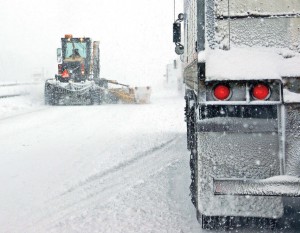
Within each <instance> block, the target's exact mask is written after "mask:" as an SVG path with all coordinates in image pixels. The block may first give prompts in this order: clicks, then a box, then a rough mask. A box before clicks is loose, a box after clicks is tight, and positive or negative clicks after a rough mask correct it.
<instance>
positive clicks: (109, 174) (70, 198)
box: [34, 134, 183, 226]
mask: <svg viewBox="0 0 300 233" xmlns="http://www.w3.org/2000/svg"><path fill="white" fill-rule="evenodd" d="M182 138H183V135H181V134H177V135H176V136H174V137H173V138H172V139H170V140H168V141H166V142H164V143H162V144H159V145H157V146H155V147H152V148H150V149H148V150H146V151H145V152H142V153H138V154H137V156H136V157H134V158H133V159H130V160H127V161H125V162H122V163H120V164H119V165H117V166H115V167H113V168H111V169H108V170H106V171H103V172H99V173H98V174H95V175H93V176H91V177H89V178H87V179H85V180H84V181H82V182H80V183H79V184H78V185H76V186H74V187H71V188H70V189H68V190H67V191H66V192H64V193H62V194H61V195H59V196H58V197H57V198H56V199H52V200H49V201H48V202H47V203H45V205H46V206H45V207H46V208H44V209H43V210H42V212H44V213H45V209H47V206H49V207H50V206H51V208H49V209H51V210H52V211H51V212H50V211H49V212H48V213H47V211H46V215H45V214H44V217H43V218H42V219H40V220H38V221H37V222H35V223H34V226H37V225H39V224H42V225H43V223H46V225H48V226H53V225H55V224H57V223H58V222H59V221H60V220H61V219H65V218H67V217H69V216H73V215H74V214H78V213H81V212H82V210H83V209H89V208H92V207H93V206H95V204H99V203H100V205H105V204H106V203H107V202H108V201H110V200H112V198H114V197H115V196H116V195H117V194H119V193H121V192H124V191H126V190H128V189H130V188H132V187H134V186H135V185H137V184H140V183H141V182H142V183H143V182H145V181H144V180H147V178H149V177H150V176H151V175H153V174H156V173H157V172H159V171H161V170H162V169H164V168H165V167H168V166H170V164H173V163H176V162H178V160H177V159H176V158H174V157H175V156H174V155H173V153H170V152H169V151H170V147H172V146H173V147H175V145H176V144H177V142H178V141H179V140H183V139H182ZM179 153H180V152H179ZM53 207H54V208H53ZM40 216H41V215H40Z"/></svg>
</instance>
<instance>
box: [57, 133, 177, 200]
mask: <svg viewBox="0 0 300 233" xmlns="http://www.w3.org/2000/svg"><path fill="white" fill-rule="evenodd" d="M176 139H177V137H174V138H172V139H170V140H168V141H166V142H164V143H162V144H160V145H157V146H155V147H153V148H150V149H149V150H147V151H144V152H140V153H138V155H137V156H135V157H134V158H132V159H130V160H126V161H124V162H121V163H120V164H118V165H116V166H114V167H112V168H110V169H107V170H105V171H103V172H99V173H97V174H95V175H92V176H91V177H88V178H87V179H85V180H84V181H82V182H79V184H78V185H76V186H73V187H71V188H69V189H68V190H67V191H66V192H64V193H62V194H61V195H60V196H64V195H67V194H69V193H71V192H73V191H75V190H76V189H78V188H80V187H82V186H84V185H87V184H89V183H91V182H95V181H97V180H99V179H101V178H103V177H105V176H107V175H110V174H112V173H115V172H118V171H119V170H120V169H124V168H125V167H127V166H130V165H132V164H134V163H136V162H138V161H139V160H141V159H143V158H145V157H147V156H149V155H151V154H152V153H155V152H156V151H158V150H161V149H163V148H164V147H166V146H168V145H169V144H171V143H172V142H174V141H175V140H176Z"/></svg>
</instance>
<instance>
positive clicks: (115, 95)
mask: <svg viewBox="0 0 300 233" xmlns="http://www.w3.org/2000/svg"><path fill="white" fill-rule="evenodd" d="M108 91H109V93H110V95H111V97H110V98H111V99H115V100H116V101H115V102H121V103H125V104H148V103H150V95H151V87H135V88H129V87H125V88H109V89H108Z"/></svg>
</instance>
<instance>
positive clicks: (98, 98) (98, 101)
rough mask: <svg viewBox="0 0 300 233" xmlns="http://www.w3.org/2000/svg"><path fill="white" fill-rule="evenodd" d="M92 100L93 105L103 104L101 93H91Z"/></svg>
mask: <svg viewBox="0 0 300 233" xmlns="http://www.w3.org/2000/svg"><path fill="white" fill-rule="evenodd" d="M90 99H91V104H92V105H93V104H97V105H99V104H101V96H100V93H99V91H95V90H93V91H90Z"/></svg>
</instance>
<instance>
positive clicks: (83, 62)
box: [57, 34, 99, 82]
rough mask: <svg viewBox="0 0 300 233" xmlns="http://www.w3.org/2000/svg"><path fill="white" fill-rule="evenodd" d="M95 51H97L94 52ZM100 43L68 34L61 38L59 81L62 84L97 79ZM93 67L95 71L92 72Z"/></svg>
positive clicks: (58, 52) (58, 57)
mask: <svg viewBox="0 0 300 233" xmlns="http://www.w3.org/2000/svg"><path fill="white" fill-rule="evenodd" d="M93 47H94V48H93ZM94 49H95V50H94ZM97 54H99V42H94V43H93V45H92V41H91V39H90V38H85V37H82V38H74V37H73V36H72V35H70V34H67V35H65V37H64V38H61V48H58V49H57V60H58V63H59V64H58V79H59V81H61V82H69V80H71V79H72V80H73V81H74V82H82V81H85V80H87V79H88V78H93V79H97V78H98V75H97V74H98V73H99V56H97ZM91 67H93V69H94V70H91Z"/></svg>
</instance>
